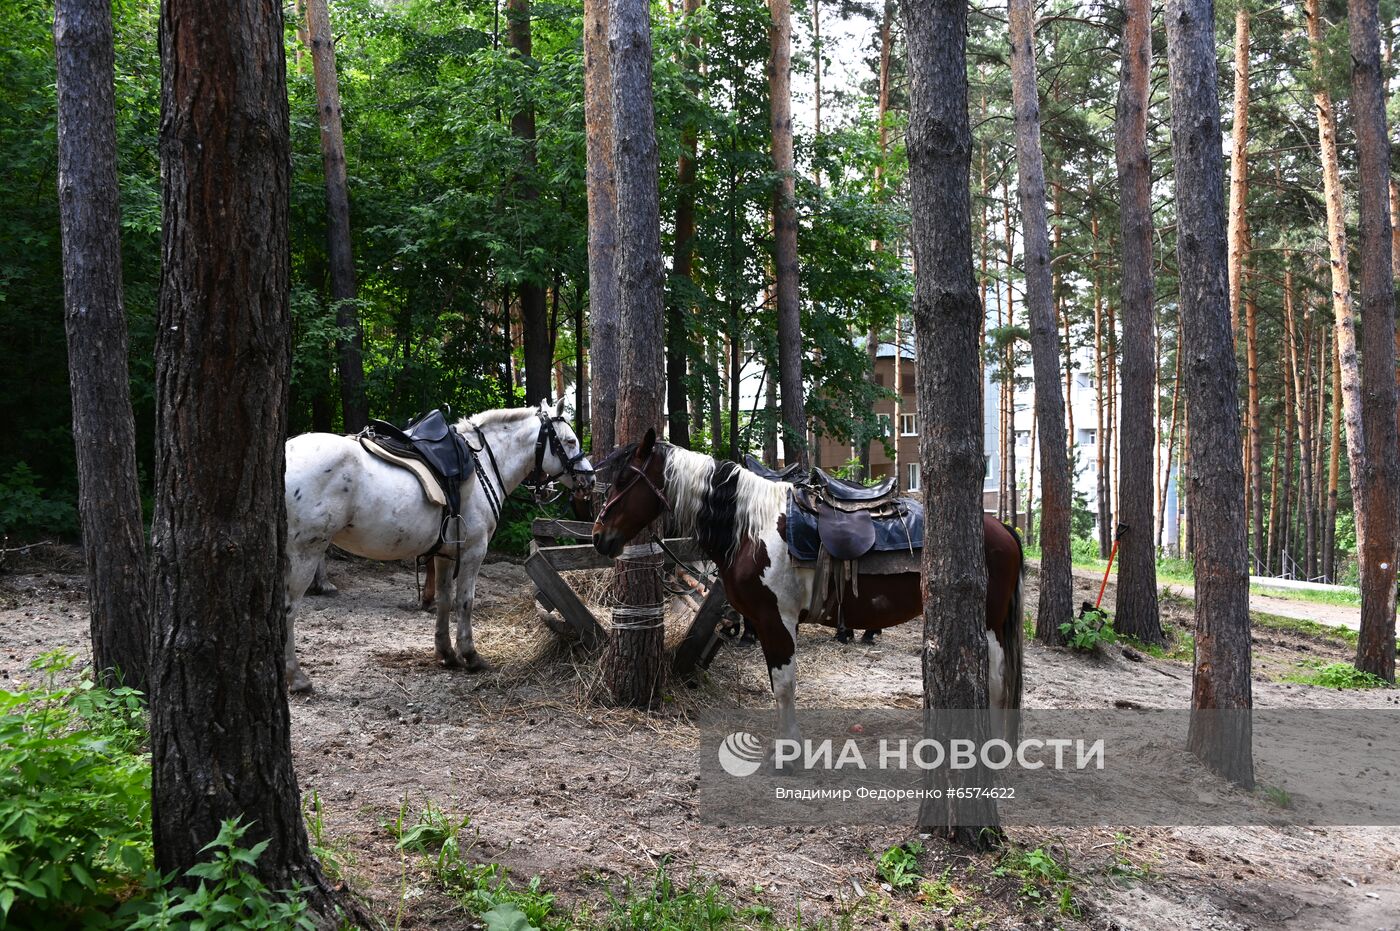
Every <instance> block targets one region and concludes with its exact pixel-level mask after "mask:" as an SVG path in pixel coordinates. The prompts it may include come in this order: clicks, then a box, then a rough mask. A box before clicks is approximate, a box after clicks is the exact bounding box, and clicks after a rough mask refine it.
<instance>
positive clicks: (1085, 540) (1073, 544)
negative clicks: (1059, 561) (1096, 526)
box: [1069, 537, 1102, 566]
mask: <svg viewBox="0 0 1400 931" xmlns="http://www.w3.org/2000/svg"><path fill="white" fill-rule="evenodd" d="M1069 551H1070V559H1071V561H1073V563H1074V564H1075V565H1076V566H1078V565H1082V564H1084V563H1093V562H1097V561H1099V559H1100V558H1101V555H1102V554H1100V552H1099V541H1098V540H1096V539H1094V538H1093V537H1074V538H1072V539H1071V540H1070V543H1069Z"/></svg>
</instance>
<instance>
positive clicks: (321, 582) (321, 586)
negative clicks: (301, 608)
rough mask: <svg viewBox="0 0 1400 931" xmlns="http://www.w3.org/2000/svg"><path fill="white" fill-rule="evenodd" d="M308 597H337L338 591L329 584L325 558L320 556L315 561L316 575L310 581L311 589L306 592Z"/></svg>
mask: <svg viewBox="0 0 1400 931" xmlns="http://www.w3.org/2000/svg"><path fill="white" fill-rule="evenodd" d="M306 593H307V594H308V595H325V596H326V597H328V598H329V597H331V596H332V595H339V594H340V589H338V588H336V587H335V586H334V585H333V584H331V580H330V577H329V573H327V572H326V557H325V556H322V557H321V558H320V559H319V560H317V561H316V575H315V577H314V578H313V579H312V580H311V587H310V588H308V589H307V590H306Z"/></svg>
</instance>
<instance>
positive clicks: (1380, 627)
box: [1347, 0, 1400, 682]
mask: <svg viewBox="0 0 1400 931" xmlns="http://www.w3.org/2000/svg"><path fill="white" fill-rule="evenodd" d="M1377 7H1378V3H1377V0H1349V2H1348V3H1347V26H1348V28H1349V30H1350V32H1351V96H1352V109H1353V113H1354V121H1355V126H1356V151H1357V161H1358V168H1359V171H1358V173H1357V174H1358V181H1359V185H1360V188H1361V196H1360V198H1359V200H1360V205H1361V210H1360V213H1361V330H1362V342H1363V344H1364V345H1365V346H1366V354H1365V358H1364V359H1363V360H1362V370H1361V394H1362V411H1361V416H1362V417H1363V419H1364V421H1365V435H1364V440H1365V442H1364V444H1363V446H1362V457H1361V476H1360V479H1361V480H1360V482H1359V483H1357V481H1356V479H1353V480H1352V483H1353V487H1356V486H1357V485H1358V484H1359V487H1360V490H1361V494H1360V497H1353V501H1354V502H1355V503H1354V504H1353V507H1354V508H1355V510H1356V513H1357V527H1358V534H1357V542H1358V547H1357V560H1358V562H1359V563H1360V565H1361V636H1360V640H1359V641H1358V643H1357V647H1356V668H1357V669H1361V670H1363V671H1365V672H1369V673H1373V674H1374V675H1377V676H1380V677H1381V678H1383V679H1385V680H1387V681H1390V682H1394V681H1395V560H1396V556H1397V555H1400V553H1397V547H1400V450H1397V448H1396V432H1395V431H1396V424H1395V417H1396V410H1395V380H1396V371H1395V351H1394V347H1395V279H1394V278H1393V277H1392V268H1391V264H1390V248H1391V242H1390V233H1391V216H1390V202H1389V195H1390V188H1389V181H1390V138H1389V136H1388V135H1387V134H1386V115H1385V103H1386V86H1385V78H1384V76H1383V74H1382V73H1381V51H1380V27H1379V24H1378V22H1377V18H1378V16H1377ZM1363 515H1364V516H1365V525H1366V527H1365V533H1364V534H1362V533H1361V532H1360V528H1361V525H1362V521H1361V517H1362V516H1363Z"/></svg>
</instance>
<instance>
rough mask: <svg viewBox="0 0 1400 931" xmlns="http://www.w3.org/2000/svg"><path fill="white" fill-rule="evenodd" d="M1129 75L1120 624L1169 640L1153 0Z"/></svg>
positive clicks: (1121, 119)
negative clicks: (1158, 383)
mask: <svg viewBox="0 0 1400 931" xmlns="http://www.w3.org/2000/svg"><path fill="white" fill-rule="evenodd" d="M1124 14H1125V18H1124V21H1123V63H1122V72H1121V73H1122V78H1121V80H1120V82H1119V85H1118V123H1117V127H1116V130H1115V137H1114V138H1115V151H1116V153H1117V161H1118V186H1119V189H1120V191H1121V194H1120V198H1121V201H1122V209H1121V214H1120V216H1121V220H1120V224H1121V226H1122V229H1123V272H1122V275H1123V283H1122V317H1123V344H1122V359H1121V362H1120V364H1121V365H1122V372H1121V375H1120V376H1119V382H1120V384H1121V387H1122V391H1123V399H1122V402H1121V408H1120V409H1121V411H1122V416H1121V425H1120V427H1119V430H1120V434H1119V442H1120V443H1121V444H1122V453H1120V456H1119V465H1118V469H1119V474H1118V519H1119V521H1120V522H1121V523H1123V524H1124V525H1125V526H1126V528H1127V531H1126V533H1124V534H1123V537H1122V539H1121V540H1120V541H1119V544H1118V550H1119V557H1118V558H1119V563H1118V597H1117V601H1116V603H1115V608H1114V621H1113V624H1114V629H1115V630H1117V631H1119V632H1120V633H1125V634H1128V635H1130V636H1133V637H1136V638H1138V639H1139V640H1142V641H1143V642H1145V643H1162V642H1163V640H1164V639H1165V638H1164V637H1163V634H1162V621H1161V617H1160V615H1159V613H1158V607H1157V551H1156V548H1155V547H1154V546H1153V541H1152V530H1153V527H1154V524H1155V521H1154V518H1153V515H1152V498H1153V490H1154V486H1155V484H1156V483H1155V481H1154V477H1155V473H1156V468H1157V467H1156V460H1155V455H1156V452H1155V451H1156V449H1157V446H1158V439H1157V420H1156V417H1155V415H1154V413H1153V408H1154V402H1153V397H1154V395H1155V394H1156V389H1155V387H1154V380H1155V379H1154V374H1155V372H1156V371H1157V358H1156V353H1155V352H1154V349H1153V347H1154V346H1155V345H1156V342H1157V334H1156V329H1157V319H1156V318H1157V315H1156V312H1155V310H1154V308H1153V301H1154V298H1155V295H1156V285H1155V283H1154V282H1153V275H1152V164H1151V161H1150V160H1149V157H1148V153H1147V110H1148V105H1149V93H1150V90H1149V84H1150V80H1151V73H1152V4H1151V0H1126V4H1125V7H1124Z"/></svg>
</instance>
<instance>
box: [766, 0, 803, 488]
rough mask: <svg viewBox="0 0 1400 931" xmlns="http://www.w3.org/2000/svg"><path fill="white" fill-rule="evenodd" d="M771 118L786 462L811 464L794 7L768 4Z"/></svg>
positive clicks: (786, 2)
mask: <svg viewBox="0 0 1400 931" xmlns="http://www.w3.org/2000/svg"><path fill="white" fill-rule="evenodd" d="M768 11H769V15H770V17H771V20H770V24H769V29H768V41H769V45H770V50H771V56H770V58H769V63H768V88H769V101H768V106H769V110H770V113H769V119H770V128H771V130H772V141H773V171H774V172H775V173H776V174H777V175H778V183H777V186H776V187H774V189H773V240H774V243H773V265H774V268H773V277H774V284H775V285H776V289H775V293H774V296H775V297H776V301H775V303H776V305H777V309H778V392H779V395H780V400H781V403H782V408H783V458H784V461H785V462H788V463H793V462H802V463H804V464H805V463H806V462H807V459H808V455H807V453H808V450H807V442H806V437H807V413H806V400H805V396H804V394H803V388H802V303H801V301H802V297H801V293H800V291H799V285H798V274H797V175H796V172H797V167H796V164H795V162H794V160H793V152H792V4H791V2H790V0H768Z"/></svg>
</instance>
